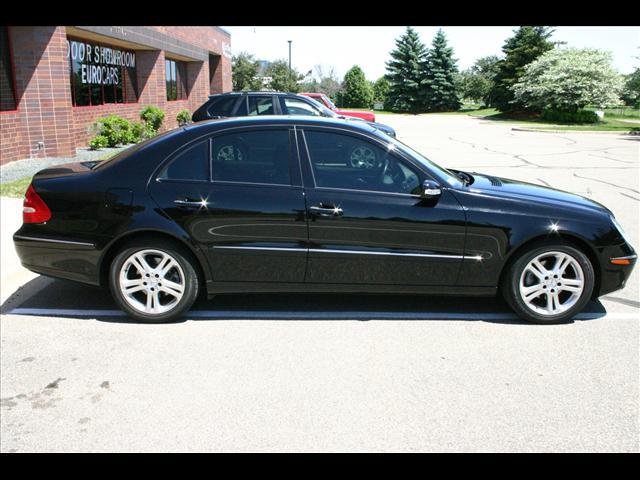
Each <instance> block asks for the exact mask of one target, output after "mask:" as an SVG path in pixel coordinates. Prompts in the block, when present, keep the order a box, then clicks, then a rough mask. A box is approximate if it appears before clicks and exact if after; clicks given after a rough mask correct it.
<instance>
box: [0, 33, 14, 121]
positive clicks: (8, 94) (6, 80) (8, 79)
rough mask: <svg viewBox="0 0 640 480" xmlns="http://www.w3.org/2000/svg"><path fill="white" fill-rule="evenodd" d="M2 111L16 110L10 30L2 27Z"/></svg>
mask: <svg viewBox="0 0 640 480" xmlns="http://www.w3.org/2000/svg"><path fill="white" fill-rule="evenodd" d="M0 55H2V58H1V59H0V111H3V112H6V111H8V110H15V109H16V106H17V105H16V98H15V89H14V83H13V69H12V67H11V53H10V52H9V29H8V27H0Z"/></svg>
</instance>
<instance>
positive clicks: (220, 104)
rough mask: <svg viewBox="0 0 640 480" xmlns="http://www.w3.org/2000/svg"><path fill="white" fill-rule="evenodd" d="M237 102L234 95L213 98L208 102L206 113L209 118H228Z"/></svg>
mask: <svg viewBox="0 0 640 480" xmlns="http://www.w3.org/2000/svg"><path fill="white" fill-rule="evenodd" d="M237 101H238V97H237V96H235V95H233V96H229V97H218V98H214V99H212V100H211V101H210V102H209V106H208V107H207V113H208V114H209V116H211V117H230V116H231V114H232V113H233V107H234V106H235V104H236V102H237Z"/></svg>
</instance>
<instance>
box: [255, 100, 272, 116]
mask: <svg viewBox="0 0 640 480" xmlns="http://www.w3.org/2000/svg"><path fill="white" fill-rule="evenodd" d="M274 114H275V111H274V109H273V97H249V115H274Z"/></svg>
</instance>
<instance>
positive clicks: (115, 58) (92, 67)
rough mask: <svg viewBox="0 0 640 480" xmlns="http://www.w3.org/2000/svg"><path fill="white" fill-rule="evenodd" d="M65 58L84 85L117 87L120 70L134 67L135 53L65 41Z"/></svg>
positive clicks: (119, 79)
mask: <svg viewBox="0 0 640 480" xmlns="http://www.w3.org/2000/svg"><path fill="white" fill-rule="evenodd" d="M67 58H70V59H71V62H72V69H73V72H78V74H79V75H78V78H79V79H80V81H81V82H82V83H84V84H97V85H118V84H119V83H120V81H121V78H120V72H121V68H122V67H125V68H132V69H135V67H136V54H135V52H131V51H128V50H119V49H117V48H112V47H107V46H104V45H95V44H91V43H87V42H77V41H75V40H67Z"/></svg>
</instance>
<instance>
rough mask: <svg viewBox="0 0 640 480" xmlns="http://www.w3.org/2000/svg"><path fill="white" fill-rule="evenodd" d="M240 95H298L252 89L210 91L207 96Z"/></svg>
mask: <svg viewBox="0 0 640 480" xmlns="http://www.w3.org/2000/svg"><path fill="white" fill-rule="evenodd" d="M241 95H278V96H282V95H298V94H297V93H291V92H269V91H266V90H262V91H252V92H225V93H212V94H211V95H209V98H213V97H224V96H230V97H231V96H238V97H239V96H241Z"/></svg>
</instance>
